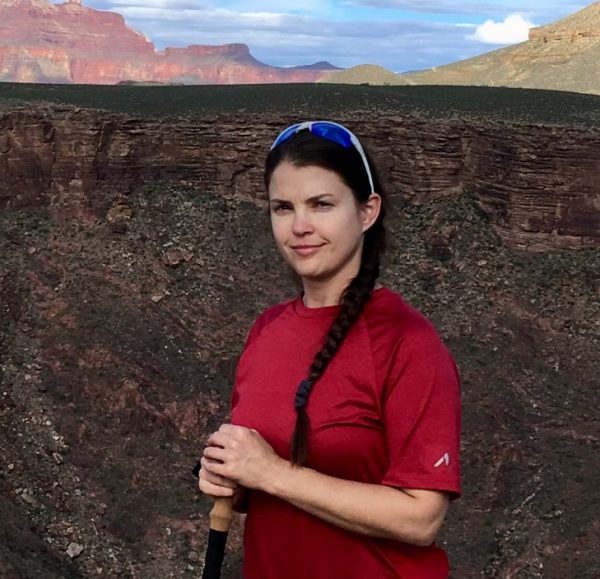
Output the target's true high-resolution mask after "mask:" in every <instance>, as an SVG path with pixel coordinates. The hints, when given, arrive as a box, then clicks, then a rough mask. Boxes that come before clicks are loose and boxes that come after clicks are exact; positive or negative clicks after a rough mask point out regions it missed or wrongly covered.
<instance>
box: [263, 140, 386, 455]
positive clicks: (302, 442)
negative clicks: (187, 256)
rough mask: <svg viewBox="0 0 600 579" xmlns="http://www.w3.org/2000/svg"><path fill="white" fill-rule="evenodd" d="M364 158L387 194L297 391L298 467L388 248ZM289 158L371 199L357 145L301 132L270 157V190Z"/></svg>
mask: <svg viewBox="0 0 600 579" xmlns="http://www.w3.org/2000/svg"><path fill="white" fill-rule="evenodd" d="M365 156H366V158H367V159H368V163H369V167H370V170H371V173H372V179H373V185H374V188H375V191H377V193H379V195H380V196H381V197H382V204H381V208H380V211H379V215H378V217H377V220H376V221H375V222H374V223H373V224H372V225H371V227H370V228H369V229H368V230H367V231H366V232H365V234H364V240H363V248H362V254H361V262H360V268H359V271H358V274H357V275H356V277H355V278H353V279H352V281H351V282H350V283H349V284H348V286H347V287H346V289H345V290H344V292H343V293H342V295H341V297H340V306H341V307H340V311H339V313H338V315H337V317H336V319H335V320H334V321H333V323H332V325H331V327H330V328H329V331H328V332H327V335H326V336H325V339H324V342H323V346H322V347H321V350H320V351H319V352H318V353H317V354H316V356H315V357H314V359H313V361H312V363H311V365H310V368H309V371H308V377H307V378H306V379H305V380H303V381H302V382H301V383H300V385H299V386H298V389H297V391H296V397H295V399H294V407H295V409H296V413H297V414H296V425H295V427H294V433H293V436H292V441H291V458H292V463H293V464H295V465H303V464H305V463H306V460H307V457H308V450H309V436H310V419H309V416H308V412H307V404H308V400H309V396H310V392H311V390H312V388H313V386H314V385H315V383H316V382H317V381H318V380H319V379H320V378H321V376H322V375H323V374H324V372H325V370H326V369H327V366H328V365H329V363H330V362H331V360H332V359H333V358H334V356H335V355H336V353H337V352H338V350H339V349H340V347H341V345H342V344H343V342H344V339H345V338H346V336H347V335H348V333H349V331H350V329H351V328H352V326H353V325H354V322H356V320H357V319H358V318H359V317H360V314H361V313H362V311H363V309H364V307H365V305H366V303H367V302H368V301H369V298H370V297H371V293H372V291H373V289H374V287H375V283H376V281H377V278H378V277H379V270H380V259H381V254H382V253H383V250H384V248H385V227H384V217H385V195H384V193H383V190H382V187H381V183H380V180H379V178H378V175H377V172H376V170H375V168H374V166H373V163H372V162H371V160H370V158H369V156H368V154H367V153H366V151H365ZM284 160H285V161H288V162H290V163H293V164H294V165H296V166H298V167H303V166H318V167H323V168H325V169H329V170H331V171H334V172H335V173H337V174H338V175H339V176H340V177H341V179H342V180H343V181H344V182H345V183H346V184H347V185H348V187H349V188H350V189H351V190H352V192H353V194H354V196H355V198H356V200H357V202H358V203H364V202H366V201H367V200H368V199H369V197H370V195H371V184H370V183H369V182H368V177H367V175H366V172H365V169H364V166H363V161H362V159H361V158H360V156H359V153H358V152H357V150H356V149H355V148H344V147H341V146H340V145H337V144H335V143H331V142H329V141H327V140H325V139H322V138H319V137H316V136H314V135H312V134H310V133H309V132H308V131H304V132H299V133H297V134H296V135H295V136H294V137H292V138H290V139H289V140H286V141H285V142H284V143H282V144H281V145H278V146H277V147H275V148H273V149H272V150H271V152H270V153H269V155H268V156H267V161H266V166H265V185H266V187H267V190H268V187H269V182H270V180H271V175H272V174H273V171H274V170H275V169H276V167H277V166H278V165H279V163H281V162H282V161H284Z"/></svg>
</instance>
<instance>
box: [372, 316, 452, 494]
mask: <svg viewBox="0 0 600 579" xmlns="http://www.w3.org/2000/svg"><path fill="white" fill-rule="evenodd" d="M389 368H390V369H389V372H388V375H387V380H386V385H385V389H384V393H383V394H384V396H383V400H382V404H383V414H384V422H385V433H386V441H387V446H388V455H389V466H388V469H387V471H386V473H385V475H384V477H383V480H382V484H385V485H389V486H394V487H400V488H415V489H431V490H440V491H447V492H449V493H450V494H451V496H452V497H453V498H456V497H457V496H459V495H460V457H459V449H460V424H461V416H460V379H459V374H458V369H457V367H456V364H455V362H454V360H453V358H452V356H451V354H450V352H449V351H448V350H447V348H446V347H445V346H444V344H443V343H442V341H441V340H440V338H439V336H438V334H437V332H436V331H435V329H434V328H433V327H432V326H430V325H424V326H423V327H419V328H416V329H413V330H412V331H411V332H410V333H408V335H405V336H404V337H403V338H402V339H401V340H400V341H399V343H398V344H397V345H396V347H395V350H394V353H393V358H392V360H391V363H390V367H389Z"/></svg>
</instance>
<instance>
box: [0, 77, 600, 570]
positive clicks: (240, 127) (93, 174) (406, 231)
mask: <svg viewBox="0 0 600 579" xmlns="http://www.w3.org/2000/svg"><path fill="white" fill-rule="evenodd" d="M315 86H317V87H318V85H315ZM75 88H77V87H75ZM216 88H219V89H220V88H222V87H216ZM277 88H278V89H279V87H277ZM310 88H311V89H313V88H314V87H312V86H311V87H310ZM160 90H161V91H162V90H170V89H163V88H161V89H160ZM334 90H335V93H334V94H333V96H334V97H335V98H336V99H338V98H339V92H340V91H342V90H344V88H341V87H337V86H336V87H335V89H334ZM373 90H374V89H373V87H371V88H369V89H368V91H369V94H370V95H372V91H373ZM96 91H97V89H95V92H96ZM111 91H112V92H116V93H118V94H119V95H120V94H121V92H120V89H117V87H113V88H112V89H111ZM469 91H472V92H475V93H476V98H475V99H474V100H478V101H479V100H480V99H481V94H482V93H483V92H490V91H474V90H473V89H469ZM186 92H188V91H186ZM193 92H194V94H196V93H197V92H199V91H198V89H194V91H193ZM219 92H221V91H219ZM384 92H385V93H386V94H387V95H388V96H389V91H384ZM506 92H513V91H506ZM345 94H350V93H349V92H348V91H347V92H346V93H345ZM294 96H295V97H296V98H297V97H298V95H297V91H294ZM163 98H164V97H163ZM466 98H467V96H466V95H465V94H464V93H461V99H462V100H466ZM583 98H584V97H581V99H583ZM587 98H589V99H592V100H595V99H593V98H592V97H587ZM581 99H580V100H577V102H579V103H580V102H581ZM412 100H413V101H414V100H416V99H414V95H413V98H412ZM443 100H444V102H445V103H447V101H448V96H447V95H445V96H444V98H443ZM285 102H286V104H288V106H289V99H288V98H286V99H285ZM300 102H301V103H302V105H301V106H302V107H304V108H303V110H304V111H306V110H307V109H306V105H305V101H304V100H301V101H300ZM347 102H348V101H347V100H345V103H347ZM570 102H573V101H570ZM380 105H381V103H380V104H379V105H378V106H377V107H375V108H376V110H373V111H371V112H369V111H367V110H364V109H363V110H352V111H348V110H346V112H345V113H344V114H343V115H341V114H340V115H338V117H339V118H340V120H342V121H344V122H347V123H348V124H349V125H350V126H351V127H352V128H354V129H356V131H357V132H358V133H360V134H361V135H364V139H365V141H366V143H367V144H368V145H369V148H370V149H371V150H372V152H373V153H374V155H375V156H376V158H377V159H378V160H379V161H380V162H381V164H382V170H383V173H384V174H385V175H386V176H387V177H388V178H389V181H390V183H391V184H392V185H393V189H391V191H390V193H391V196H390V206H389V208H390V211H389V213H388V223H387V229H388V241H389V247H388V251H387V255H386V256H385V260H384V262H383V271H382V282H383V283H384V284H386V285H388V286H389V287H391V288H393V289H395V290H397V291H400V292H401V293H402V294H403V295H404V296H405V298H406V299H407V300H408V301H409V302H411V303H412V304H413V305H415V306H416V307H417V308H419V309H420V310H421V311H423V312H424V313H425V314H426V315H427V316H428V317H429V318H430V319H431V320H432V321H433V322H434V324H435V325H436V327H437V328H438V330H439V332H440V334H441V336H442V337H443V339H444V340H445V342H446V343H447V344H448V346H449V347H450V349H451V351H452V353H453V355H454V357H455V359H456V361H457V364H458V367H459V369H460V373H461V380H462V389H463V444H462V459H461V461H462V468H463V489H464V495H463V498H462V499H461V500H459V501H456V502H455V503H453V504H452V505H451V508H450V511H449V517H448V521H447V523H446V524H445V526H444V529H443V532H442V534H441V536H440V539H439V543H440V544H441V545H442V546H444V547H445V548H446V549H447V550H448V552H449V556H450V561H451V564H452V574H451V576H453V577H457V578H460V579H471V578H473V579H475V578H477V577H482V576H486V577H490V578H492V577H494V578H509V577H523V578H532V579H533V578H538V577H544V578H545V579H565V578H570V577H577V578H579V577H581V578H588V577H590V578H591V577H595V576H597V575H598V571H599V570H600V552H599V550H598V549H597V536H598V528H599V524H598V521H599V520H600V507H599V506H598V504H597V502H595V501H594V500H593V497H595V496H596V494H597V487H598V479H599V477H600V461H598V460H597V456H598V449H599V448H600V432H599V429H598V425H599V424H600V419H599V416H598V409H597V405H595V404H594V403H593V400H595V397H596V396H597V392H598V387H599V385H598V376H600V360H599V358H598V355H597V353H598V351H599V349H600V326H599V324H598V320H600V300H598V296H599V295H600V248H599V247H598V245H599V243H598V237H599V232H600V228H599V227H598V214H599V213H600V206H599V203H598V191H599V190H600V188H599V186H598V177H597V176H598V174H599V171H598V150H600V148H599V144H600V143H599V142H598V141H599V139H600V135H599V132H598V130H597V129H593V128H589V127H585V126H582V125H579V126H576V125H574V124H573V125H568V124H563V125H560V124H557V123H554V124H550V123H546V124H544V123H531V122H524V121H521V122H519V121H517V120H515V121H507V120H502V119H498V118H491V117H488V118H482V117H481V116H479V117H478V118H477V119H475V118H467V117H465V116H460V115H448V116H447V117H444V118H431V117H428V116H427V115H425V114H424V113H423V112H415V111H413V112H412V113H410V114H409V113H408V112H406V113H399V112H396V113H391V112H390V113H385V114H384V113H382V108H381V106H380ZM269 106H270V107H272V106H273V105H272V103H270V105H269ZM299 106H300V105H299ZM345 106H347V105H345ZM319 111H322V109H319ZM313 112H314V111H313ZM295 114H298V115H299V114H300V112H299V111H295ZM302 114H305V113H302ZM288 121H289V114H288V115H285V114H283V113H273V112H271V114H269V115H267V114H263V115H259V114H248V113H240V112H232V113H231V114H229V115H225V114H220V115H216V114H205V115H199V114H196V115H190V114H188V115H181V117H180V118H171V119H169V120H166V119H160V118H156V119H149V118H141V117H133V116H126V115H123V114H116V113H109V112H100V111H91V110H83V109H79V108H76V107H67V106H59V105H53V106H42V105H39V106H38V107H37V108H33V107H31V105H30V106H29V107H27V108H25V107H18V106H17V105H10V106H9V105H6V106H4V107H3V110H2V112H1V113H0V196H1V203H0V320H1V323H0V463H1V464H2V472H1V473H0V521H2V524H0V576H2V577H10V578H12V577H15V578H16V577H35V578H38V577H40V578H41V577H43V578H44V579H65V578H67V579H71V578H72V579H77V578H82V577H84V578H92V577H119V576H121V577H143V578H144V579H145V578H148V579H155V578H161V577H177V578H182V579H183V578H186V577H197V576H200V574H201V570H202V558H203V553H204V549H205V543H206V537H207V516H206V515H207V512H208V509H209V507H210V505H209V502H208V501H207V500H206V499H205V498H203V497H202V496H200V495H199V493H198V492H197V490H196V483H195V480H194V479H193V477H192V475H191V472H190V470H191V467H192V466H193V464H194V463H195V461H196V459H197V457H198V455H199V454H200V452H201V449H202V447H203V445H204V441H205V439H206V435H207V434H208V433H210V432H212V431H214V430H215V429H216V428H217V427H218V426H219V425H220V424H221V423H222V422H223V421H226V420H227V409H228V405H229V399H230V392H231V384H232V381H233V379H234V374H235V367H236V362H237V359H238V356H239V353H240V351H241V349H242V347H243V344H244V339H245V336H246V333H247V331H248V329H249V327H250V325H251V322H252V320H253V319H254V318H255V317H256V316H257V315H258V313H259V312H260V311H261V310H263V309H264V308H265V307H267V306H268V305H270V304H273V303H275V302H279V301H283V300H284V299H288V298H289V297H291V295H293V293H294V289H293V288H292V287H291V285H290V282H289V280H288V277H287V275H286V270H285V268H284V267H283V265H282V263H281V261H280V260H279V259H278V256H277V255H276V251H275V248H274V247H273V246H274V244H273V240H272V236H271V233H270V230H269V223H268V218H267V216H266V214H265V212H264V206H263V204H262V202H261V200H260V196H261V191H262V183H261V168H260V166H259V165H260V162H261V159H262V158H263V156H264V153H265V151H266V149H267V147H268V144H269V143H270V141H271V139H272V138H273V136H274V134H276V133H277V131H278V129H280V128H281V126H282V125H284V124H286V123H287V122H288ZM482 209H483V211H482ZM490 222H491V223H492V225H493V228H494V229H495V231H496V232H498V233H499V234H500V235H501V236H502V238H503V239H504V240H505V241H506V244H508V245H510V246H514V247H518V248H533V249H552V250H554V251H552V252H548V253H543V252H542V253H529V254H524V253H521V252H518V253H516V252H513V251H512V250H511V248H508V247H507V246H506V244H504V243H502V242H501V241H500V240H499V239H498V236H497V235H496V234H495V232H494V229H492V227H490ZM585 246H588V248H587V249H584V250H581V251H569V250H561V249H560V247H577V248H581V247H585ZM591 246H596V247H591ZM266 379H268V375H266ZM565 473H567V474H568V476H565ZM590 497H592V498H590ZM240 519H241V517H238V519H237V522H236V526H235V527H234V529H233V530H232V532H231V534H230V539H229V552H228V554H227V559H226V561H227V564H226V567H225V569H224V573H223V579H234V578H238V577H239V576H240V558H241V539H242V535H241V520H240Z"/></svg>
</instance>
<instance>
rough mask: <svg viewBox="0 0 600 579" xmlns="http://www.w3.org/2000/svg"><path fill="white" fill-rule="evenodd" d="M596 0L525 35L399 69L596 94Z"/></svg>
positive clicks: (418, 79)
mask: <svg viewBox="0 0 600 579" xmlns="http://www.w3.org/2000/svg"><path fill="white" fill-rule="evenodd" d="M598 58H600V2H594V3H593V4H591V5H590V6H587V7H586V8H584V9H583V10H580V11H579V12H576V13H575V14H572V15H570V16H568V17H567V18H564V19H562V20H558V21H557V22H553V23H551V24H548V25H547V26H541V27H538V28H533V29H531V30H530V32H529V40H528V41H527V42H523V43H520V44H516V45H514V46H509V47H507V48H501V49H499V50H494V51H492V52H488V53H486V54H482V55H481V56H476V57H473V58H469V59H466V60H462V61H459V62H454V63H451V64H447V65H444V66H439V67H434V68H431V69H427V70H424V71H422V72H417V73H410V74H406V75H403V78H405V79H406V80H407V81H408V82H410V83H412V84H425V85H430V84H431V85H478V86H506V87H523V88H539V89H550V90H564V91H573V92H582V93H589V94H600V71H599V69H598V66H597V62H598Z"/></svg>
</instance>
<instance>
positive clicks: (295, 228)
mask: <svg viewBox="0 0 600 579" xmlns="http://www.w3.org/2000/svg"><path fill="white" fill-rule="evenodd" d="M312 230H313V225H312V223H311V221H310V219H309V216H308V215H306V213H305V212H303V211H296V213H294V220H293V221H292V232H293V233H294V235H304V234H306V233H310V232H311V231H312Z"/></svg>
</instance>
